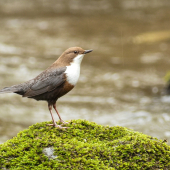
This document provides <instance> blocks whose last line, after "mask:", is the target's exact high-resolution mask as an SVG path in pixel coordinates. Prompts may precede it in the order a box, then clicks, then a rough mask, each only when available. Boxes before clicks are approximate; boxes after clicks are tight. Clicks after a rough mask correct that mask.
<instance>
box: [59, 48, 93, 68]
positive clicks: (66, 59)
mask: <svg viewBox="0 0 170 170" xmlns="http://www.w3.org/2000/svg"><path fill="white" fill-rule="evenodd" d="M92 51H93V50H84V49H82V48H81V47H71V48H68V49H67V50H66V51H64V52H63V54H62V55H61V56H60V57H59V58H58V60H57V62H60V63H62V65H65V66H67V65H70V64H71V63H75V64H81V61H82V59H83V57H84V55H85V54H87V53H90V52H92Z"/></svg>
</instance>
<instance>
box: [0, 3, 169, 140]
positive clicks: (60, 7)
mask: <svg viewBox="0 0 170 170" xmlns="http://www.w3.org/2000/svg"><path fill="white" fill-rule="evenodd" d="M0 5H1V11H0V16H1V19H0V25H1V30H0V40H1V41H0V80H1V81H0V87H1V88H3V87H6V86H10V85H14V84H18V83H21V82H24V81H27V80H29V79H31V78H34V77H35V76H37V75H38V74H39V73H40V72H42V71H43V70H45V69H46V68H47V67H48V66H50V65H51V64H52V63H53V62H54V61H55V60H56V59H57V58H58V56H60V54H61V53H62V52H63V51H64V50H65V49H67V48H69V47H71V46H80V47H82V48H84V49H93V50H94V51H93V52H92V53H90V54H88V55H87V56H86V57H85V58H84V59H83V62H82V67H81V76H80V79H79V82H78V84H77V85H76V87H75V88H74V89H73V90H72V91H71V92H70V93H69V94H67V95H66V96H64V97H62V98H61V99H59V101H58V102H57V108H58V110H59V112H60V114H61V116H62V118H63V119H64V120H71V119H87V120H89V121H94V122H96V123H98V124H103V125H110V126H115V125H120V126H124V127H128V128H131V129H134V130H136V131H140V132H143V133H146V134H148V135H151V136H154V137H158V138H159V139H170V111H169V110H170V97H168V96H166V95H165V93H164V88H165V81H164V78H163V77H164V76H165V74H166V72H167V71H169V65H170V57H169V54H170V49H169V45H170V24H169V20H170V10H169V8H170V2H169V1H168V0H163V1H158V0H150V1H148V0H140V1H135V0H114V1H111V0H107V1H104V0H100V1H95V0H92V1H89V2H87V1H76V0H71V1H59V0H57V1H52V0H51V1H49V0H48V1H47V0H43V1H42V3H39V1H33V0H31V1H30V0H29V1H28V0H26V1H20V0H13V1H10V0H8V1H3V0H1V1H0ZM0 106H1V109H0V142H1V143H2V142H5V141H6V140H7V139H10V138H11V137H13V136H15V135H16V134H17V133H18V132H19V131H20V130H23V129H25V128H27V127H28V126H30V125H32V124H34V123H36V122H42V121H49V120H51V117H50V114H49V111H48V108H47V104H46V103H45V102H43V101H40V102H37V101H35V100H32V99H27V98H22V97H21V96H18V95H16V94H2V95H0ZM55 119H56V120H58V117H57V115H56V114H55Z"/></svg>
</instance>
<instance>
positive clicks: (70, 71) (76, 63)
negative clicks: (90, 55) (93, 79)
mask: <svg viewBox="0 0 170 170" xmlns="http://www.w3.org/2000/svg"><path fill="white" fill-rule="evenodd" d="M83 57H84V54H79V55H78V56H77V57H75V58H74V59H73V62H72V63H71V64H70V65H69V66H66V67H67V69H66V71H65V73H66V76H67V81H68V82H69V83H70V84H72V85H73V86H75V85H76V83H77V81H78V79H79V76H80V65H81V61H82V59H83Z"/></svg>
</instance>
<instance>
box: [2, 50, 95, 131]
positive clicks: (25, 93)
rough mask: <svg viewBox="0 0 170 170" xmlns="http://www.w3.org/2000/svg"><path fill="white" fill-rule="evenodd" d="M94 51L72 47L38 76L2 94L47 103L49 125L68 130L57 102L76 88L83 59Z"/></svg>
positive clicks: (6, 89) (7, 89)
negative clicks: (59, 123)
mask: <svg viewBox="0 0 170 170" xmlns="http://www.w3.org/2000/svg"><path fill="white" fill-rule="evenodd" d="M92 51H93V50H84V49H82V48H81V47H70V48H68V49H67V50H65V51H64V52H63V53H62V54H61V56H60V57H59V58H58V59H57V60H56V61H55V62H54V63H53V64H52V65H51V66H50V67H48V68H47V69H46V70H45V71H43V72H42V73H40V74H39V75H38V76H36V77H35V78H33V79H31V80H29V81H26V82H24V83H21V84H18V85H13V86H10V87H4V88H3V89H1V90H0V94H1V93H16V94H19V95H22V97H27V98H32V99H35V100H37V101H39V100H44V101H47V103H48V109H49V112H50V114H51V118H52V122H53V123H52V124H47V125H48V126H54V127H56V128H60V129H62V128H66V127H63V125H65V124H67V122H65V121H64V120H62V118H61V116H60V114H59V112H58V110H57V108H56V102H57V100H58V99H59V98H60V97H62V96H64V95H65V94H67V93H68V92H69V91H71V90H72V89H73V88H74V87H75V85H76V84H77V81H78V79H79V76H80V66H81V62H82V60H83V57H84V56H85V55H86V54H87V53H90V52H92ZM52 107H53V108H54V110H55V111H56V113H57V115H58V117H59V119H60V122H61V123H62V124H61V125H58V124H57V123H56V121H55V120H54V117H53V113H52Z"/></svg>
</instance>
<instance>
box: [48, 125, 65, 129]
mask: <svg viewBox="0 0 170 170" xmlns="http://www.w3.org/2000/svg"><path fill="white" fill-rule="evenodd" d="M47 126H54V127H56V128H59V129H66V128H68V127H62V126H61V125H57V124H47Z"/></svg>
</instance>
